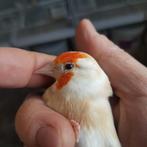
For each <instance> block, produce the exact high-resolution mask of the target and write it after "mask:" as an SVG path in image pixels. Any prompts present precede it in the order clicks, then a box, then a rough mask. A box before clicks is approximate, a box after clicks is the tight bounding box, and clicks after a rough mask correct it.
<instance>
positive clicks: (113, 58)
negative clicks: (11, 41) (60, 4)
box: [0, 20, 147, 147]
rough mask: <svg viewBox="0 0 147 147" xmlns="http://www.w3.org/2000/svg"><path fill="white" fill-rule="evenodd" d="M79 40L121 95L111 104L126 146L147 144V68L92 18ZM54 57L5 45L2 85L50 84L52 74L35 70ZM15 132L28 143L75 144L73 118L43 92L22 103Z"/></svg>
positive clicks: (0, 61) (0, 56)
mask: <svg viewBox="0 0 147 147" xmlns="http://www.w3.org/2000/svg"><path fill="white" fill-rule="evenodd" d="M76 43H77V49H80V50H81V51H85V52H88V53H89V54H91V55H92V56H94V57H95V59H96V60H97V61H98V63H99V64H100V65H101V67H102V68H103V69H104V71H105V72H106V74H107V75H108V76H109V78H110V81H111V84H112V87H113V88H114V91H115V94H116V95H117V96H118V97H119V98H120V99H118V100H117V102H115V103H114V105H113V107H112V109H113V114H114V118H115V120H116V126H117V130H118V135H119V138H120V140H121V142H122V145H123V147H145V146H147V115H146V114H147V74H146V73H147V69H146V68H145V67H144V66H143V65H141V64H140V63H139V62H137V61H136V60H135V59H134V58H132V57H131V56H130V55H128V54H127V53H125V52H124V51H123V50H121V49H120V48H119V47H118V46H116V45H115V44H113V43H112V42H111V41H110V40H108V39H107V38H106V37H105V36H103V35H100V34H98V33H97V32H96V31H95V29H94V27H93V25H92V24H91V23H90V22H89V21H88V20H82V21H81V22H80V24H79V25H78V27H77V31H76ZM6 59H7V60H6ZM53 59H54V57H53V56H49V55H44V54H40V53H34V52H29V51H23V50H19V49H14V48H1V49H0V65H1V70H0V87H5V88H7V87H13V88H16V87H17V88H18V87H38V86H43V85H46V84H49V83H51V79H50V78H48V77H42V76H40V75H38V74H35V71H36V70H37V69H38V68H40V67H41V66H43V65H44V64H46V63H47V62H48V61H52V60H53ZM10 72H11V75H10V74H9V73H10ZM11 100H12V99H11ZM16 131H17V133H18V136H19V137H20V139H21V140H22V142H23V143H24V144H25V146H26V147H49V146H51V147H57V146H59V147H74V144H75V136H74V132H73V130H72V127H71V124H70V123H69V121H68V120H67V119H65V118H64V117H63V116H61V115H59V114H57V113H56V112H54V111H52V110H51V109H49V108H48V107H46V106H45V105H44V103H43V101H42V100H41V97H40V96H35V95H30V96H29V97H28V98H27V99H26V100H25V102H24V103H23V104H22V106H21V107H20V109H19V110H18V112H17V115H16ZM67 132H68V133H67Z"/></svg>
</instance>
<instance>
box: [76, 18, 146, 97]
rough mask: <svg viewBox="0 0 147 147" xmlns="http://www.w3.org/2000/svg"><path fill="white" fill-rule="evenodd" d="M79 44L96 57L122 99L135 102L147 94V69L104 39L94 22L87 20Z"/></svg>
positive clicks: (81, 26) (78, 34)
mask: <svg viewBox="0 0 147 147" xmlns="http://www.w3.org/2000/svg"><path fill="white" fill-rule="evenodd" d="M76 43H77V47H78V49H79V50H82V51H86V52H88V53H89V54H91V55H92V56H93V57H95V59H96V60H97V61H98V63H99V64H100V65H101V67H102V68H103V69H104V71H105V72H106V73H107V75H108V76H109V78H110V81H111V84H112V86H113V87H114V89H115V91H116V93H117V95H118V96H120V97H128V96H129V97H130V96H131V97H133V98H134V96H135V97H137V96H138V97H140V96H142V94H145V95H146V94H147V86H146V85H147V76H146V73H147V69H146V68H145V67H144V66H143V65H141V64H140V63H139V62H137V61H136V60H135V59H134V58H133V57H131V56H130V55H129V54H127V53H126V52H124V51H123V50H122V49H120V48H119V47H118V46H116V45H115V44H114V43H112V42H111V41H110V40H109V39H108V38H106V37H105V36H104V35H100V34H98V33H97V32H96V30H95V28H94V26H93V25H92V24H91V22H90V21H88V20H83V21H81V22H80V24H79V25H78V27H77V31H76ZM132 91H133V92H132ZM136 94H138V95H136Z"/></svg>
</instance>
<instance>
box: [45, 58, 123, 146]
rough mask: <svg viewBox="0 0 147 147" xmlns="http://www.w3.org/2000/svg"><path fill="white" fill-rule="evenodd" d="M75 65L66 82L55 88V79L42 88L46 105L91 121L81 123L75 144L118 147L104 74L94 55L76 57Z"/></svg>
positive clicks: (77, 119)
mask: <svg viewBox="0 0 147 147" xmlns="http://www.w3.org/2000/svg"><path fill="white" fill-rule="evenodd" d="M77 65H78V66H79V68H76V69H74V71H73V73H74V76H73V77H72V79H71V80H70V81H69V82H68V83H67V85H65V86H64V87H63V88H62V89H60V90H57V88H56V83H55V84H54V85H52V86H51V87H50V88H48V90H47V91H46V92H45V94H44V99H45V101H46V103H47V105H48V106H49V107H51V108H52V109H54V110H55V111H57V112H60V113H61V114H63V115H64V116H66V117H68V119H74V120H76V121H80V122H82V121H83V120H84V119H87V121H89V122H90V123H91V126H90V127H86V126H82V125H81V132H80V140H79V143H78V144H76V147H120V146H121V145H120V142H119V139H118V137H117V134H116V130H115V127H114V122H113V117H112V112H111V108H110V104H109V101H108V97H109V96H111V95H112V88H111V85H110V82H109V80H108V77H107V75H106V74H105V73H104V72H103V70H102V69H101V68H100V66H99V65H98V64H97V62H96V61H95V60H94V59H93V58H84V59H79V60H78V61H77ZM85 100H86V101H88V104H87V105H84V104H83V101H85ZM79 103H81V107H80V108H79ZM86 107H87V108H86ZM84 113H85V114H86V117H85V115H84ZM77 115H78V116H77ZM84 121H85V120H84ZM86 123H87V122H86ZM88 125H89V124H88Z"/></svg>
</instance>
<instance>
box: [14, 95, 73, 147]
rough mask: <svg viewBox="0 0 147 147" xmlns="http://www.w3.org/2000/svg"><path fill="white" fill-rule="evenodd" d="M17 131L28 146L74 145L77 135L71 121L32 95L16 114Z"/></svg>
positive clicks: (65, 146) (58, 146) (57, 146)
mask: <svg viewBox="0 0 147 147" xmlns="http://www.w3.org/2000/svg"><path fill="white" fill-rule="evenodd" d="M15 126H16V132H17V134H18V136H19V137H20V139H21V141H22V142H23V143H24V144H25V145H26V146H31V147H74V144H75V135H74V132H73V130H72V126H71V125H70V123H69V121H68V120H67V119H66V118H64V117H63V116H61V115H59V114H58V113H56V112H54V111H53V110H51V109H49V108H48V107H46V106H45V105H44V103H43V102H42V101H41V99H40V98H39V97H38V96H31V97H30V98H28V99H27V100H26V101H25V102H24V103H23V104H22V106H21V107H20V109H19V110H18V112H17V114H16V121H15Z"/></svg>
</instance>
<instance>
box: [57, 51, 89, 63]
mask: <svg viewBox="0 0 147 147" xmlns="http://www.w3.org/2000/svg"><path fill="white" fill-rule="evenodd" d="M87 57H88V55H87V54H86V53H81V52H65V53H62V54H61V55H59V56H58V57H57V58H56V59H55V63H56V64H62V63H66V62H71V63H76V61H77V59H79V58H87Z"/></svg>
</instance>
